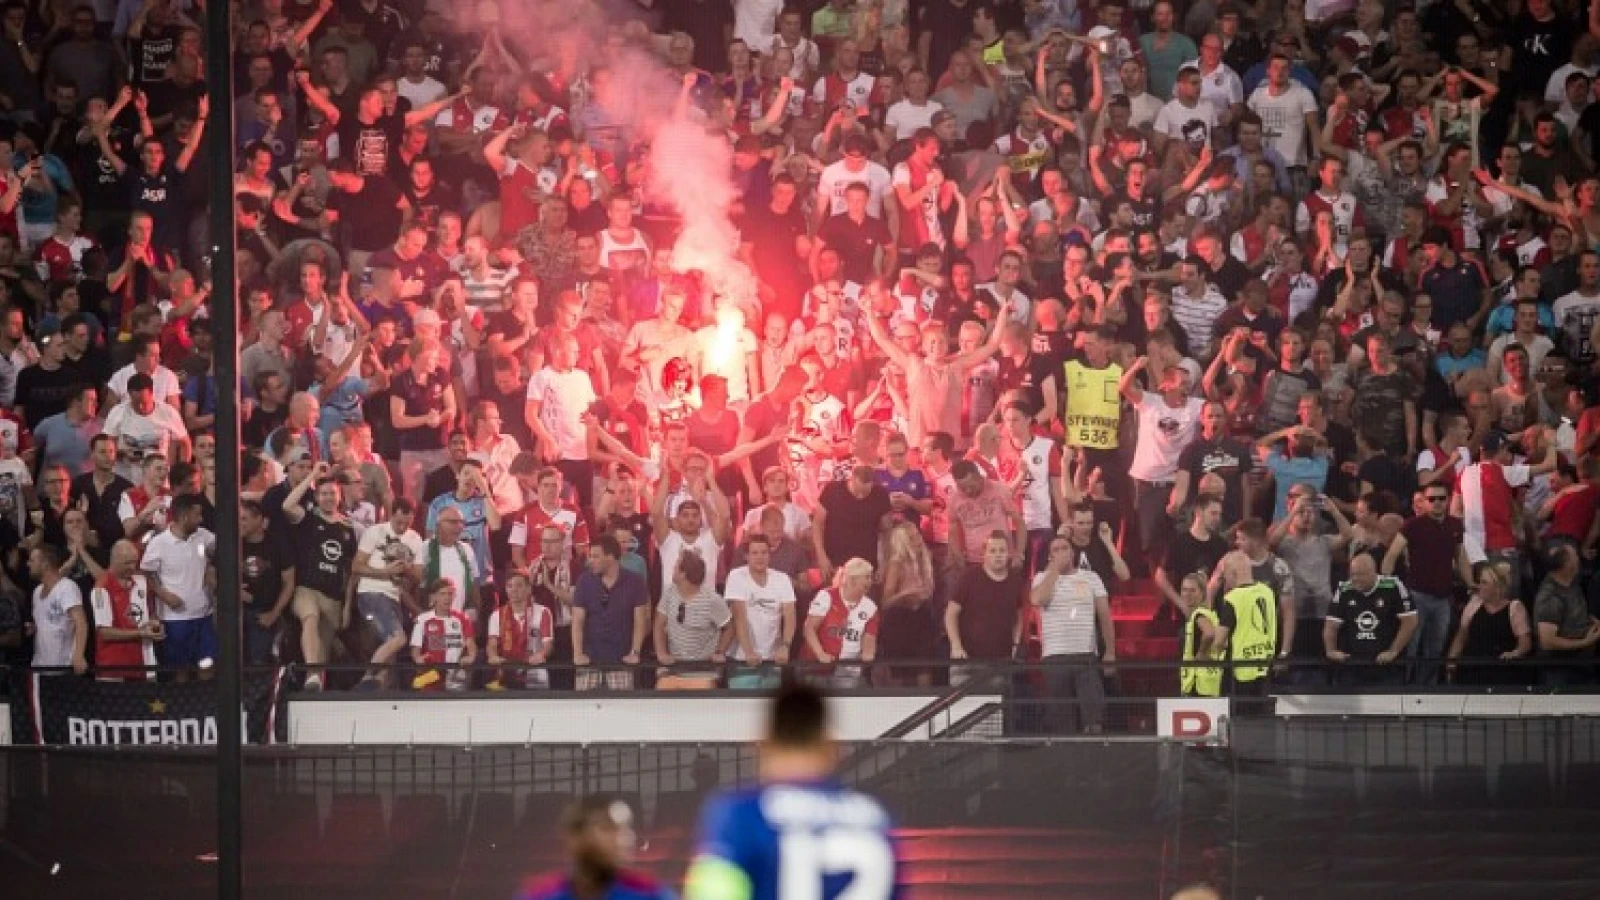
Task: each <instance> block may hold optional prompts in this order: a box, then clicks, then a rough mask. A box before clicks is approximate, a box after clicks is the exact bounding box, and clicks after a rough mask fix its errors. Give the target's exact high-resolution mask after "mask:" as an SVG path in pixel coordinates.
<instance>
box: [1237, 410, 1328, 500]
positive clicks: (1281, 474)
mask: <svg viewBox="0 0 1600 900" xmlns="http://www.w3.org/2000/svg"><path fill="white" fill-rule="evenodd" d="M1280 444H1281V445H1282V446H1280ZM1256 447H1257V448H1258V449H1260V450H1263V451H1266V454H1267V457H1266V460H1265V461H1264V462H1263V464H1262V465H1263V468H1265V469H1266V470H1267V471H1268V472H1271V473H1272V478H1273V481H1274V482H1275V483H1276V484H1277V486H1278V490H1277V496H1276V497H1275V498H1274V499H1273V501H1272V521H1274V522H1281V521H1283V519H1284V517H1285V516H1287V515H1288V514H1289V490H1290V489H1291V488H1293V487H1294V486H1295V485H1298V484H1303V485H1306V486H1307V487H1309V488H1311V490H1312V491H1314V492H1315V493H1318V494H1320V493H1322V492H1323V491H1324V490H1326V488H1327V484H1328V466H1329V460H1330V459H1331V453H1332V448H1330V447H1329V446H1328V440H1327V438H1326V437H1324V436H1323V435H1321V434H1318V433H1317V432H1316V431H1314V430H1312V429H1310V428H1307V427H1306V426H1304V425H1291V426H1289V427H1288V428H1281V429H1279V430H1277V431H1274V432H1273V433H1271V434H1269V435H1267V436H1265V437H1263V438H1261V439H1260V440H1258V441H1256Z"/></svg>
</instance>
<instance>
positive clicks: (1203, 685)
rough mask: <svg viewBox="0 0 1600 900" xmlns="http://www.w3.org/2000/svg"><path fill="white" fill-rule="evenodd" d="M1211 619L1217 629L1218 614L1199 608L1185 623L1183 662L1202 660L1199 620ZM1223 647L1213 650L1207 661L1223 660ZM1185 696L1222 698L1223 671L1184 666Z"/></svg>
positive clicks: (1206, 607) (1208, 609)
mask: <svg viewBox="0 0 1600 900" xmlns="http://www.w3.org/2000/svg"><path fill="white" fill-rule="evenodd" d="M1202 618H1204V619H1209V620H1210V621H1211V627H1213V628H1216V627H1217V612H1216V610H1214V609H1212V608H1211V607H1209V606H1197V607H1195V609H1194V612H1191V613H1189V618H1188V620H1187V621H1185V622H1184V623H1183V660H1184V662H1193V661H1195V660H1197V659H1200V658H1201V657H1200V655H1199V652H1200V626H1199V624H1198V623H1197V620H1199V619H1202ZM1222 654H1223V650H1222V648H1221V647H1214V648H1212V650H1211V652H1210V653H1209V654H1208V655H1207V656H1206V657H1205V659H1221V658H1222ZM1181 683H1182V685H1183V695H1184V696H1185V697H1220V696H1222V670H1221V669H1219V668H1202V667H1200V666H1184V667H1183V673H1182V675H1181Z"/></svg>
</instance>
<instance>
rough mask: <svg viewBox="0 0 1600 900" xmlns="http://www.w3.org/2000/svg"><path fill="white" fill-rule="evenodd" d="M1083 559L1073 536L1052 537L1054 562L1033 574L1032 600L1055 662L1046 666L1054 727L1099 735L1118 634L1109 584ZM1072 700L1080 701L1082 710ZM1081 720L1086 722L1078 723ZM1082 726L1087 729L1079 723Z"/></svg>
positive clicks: (1046, 652)
mask: <svg viewBox="0 0 1600 900" xmlns="http://www.w3.org/2000/svg"><path fill="white" fill-rule="evenodd" d="M1078 557H1079V551H1078V550H1077V549H1076V548H1074V547H1073V546H1072V541H1071V540H1070V539H1069V538H1067V537H1064V536H1061V535H1057V536H1055V537H1054V538H1052V539H1051V541H1050V557H1049V561H1048V562H1047V563H1046V564H1045V566H1044V568H1043V569H1041V570H1040V571H1039V574H1037V575H1035V576H1033V588H1032V590H1031V591H1030V594H1029V599H1030V601H1031V602H1032V603H1033V606H1034V607H1035V608H1036V609H1037V610H1038V614H1039V644H1040V651H1041V654H1042V655H1043V657H1044V659H1045V660H1046V661H1048V662H1051V663H1053V665H1050V666H1048V667H1047V668H1046V669H1045V672H1046V677H1047V679H1048V680H1049V684H1050V690H1049V693H1050V696H1051V698H1052V699H1053V700H1054V701H1055V704H1054V706H1053V708H1052V710H1051V713H1052V714H1051V715H1050V716H1049V718H1050V719H1053V720H1055V723H1056V725H1055V727H1054V728H1052V729H1051V730H1052V731H1054V732H1056V733H1075V732H1077V731H1079V730H1081V731H1083V732H1084V733H1086V734H1098V733H1099V732H1100V730H1101V725H1102V723H1103V722H1104V720H1105V705H1106V701H1105V683H1104V682H1103V681H1101V679H1100V672H1101V668H1100V667H1101V665H1110V664H1112V663H1114V662H1116V660H1117V651H1116V647H1117V638H1116V631H1115V629H1114V628H1113V626H1112V619H1111V598H1110V593H1109V592H1108V591H1107V590H1106V585H1105V582H1104V581H1102V580H1100V576H1099V575H1097V574H1095V572H1094V570H1092V569H1089V568H1086V567H1084V566H1082V565H1080V564H1079V562H1080V560H1079V558H1078ZM1096 626H1098V628H1097V627H1096ZM1100 643H1103V644H1104V647H1105V650H1104V655H1101V652H1100V650H1099V644H1100ZM1067 698H1073V699H1076V700H1077V705H1076V709H1074V707H1073V706H1072V704H1070V703H1068V702H1067ZM1074 713H1076V715H1074ZM1075 718H1076V719H1080V720H1081V722H1074V721H1073V720H1074V719H1075ZM1079 724H1081V726H1082V727H1081V729H1080V728H1078V727H1076V726H1077V725H1079Z"/></svg>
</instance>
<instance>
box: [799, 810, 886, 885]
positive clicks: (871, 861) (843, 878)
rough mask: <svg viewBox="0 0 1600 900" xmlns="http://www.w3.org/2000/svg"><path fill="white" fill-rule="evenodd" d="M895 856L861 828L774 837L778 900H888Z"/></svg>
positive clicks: (876, 835) (876, 836)
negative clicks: (776, 854)
mask: <svg viewBox="0 0 1600 900" xmlns="http://www.w3.org/2000/svg"><path fill="white" fill-rule="evenodd" d="M893 895H894V851H893V850H892V849H891V848H890V847H889V842H888V841H887V840H885V839H884V837H883V835H882V834H879V833H878V832H875V831H869V830H867V829H864V828H842V827H832V828H826V829H824V830H821V831H813V830H811V829H808V828H789V829H785V830H784V831H783V832H782V833H781V834H780V835H779V837H778V897H777V900H890V898H891V897H892V896H893Z"/></svg>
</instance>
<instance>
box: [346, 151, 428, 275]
mask: <svg viewBox="0 0 1600 900" xmlns="http://www.w3.org/2000/svg"><path fill="white" fill-rule="evenodd" d="M328 180H329V182H330V183H332V185H333V187H334V191H333V193H332V194H330V195H329V197H328V207H329V208H328V212H329V213H332V214H333V215H334V216H335V217H336V220H337V221H338V223H339V224H340V225H341V226H342V228H343V232H344V237H345V243H346V244H347V245H348V246H349V247H350V259H349V264H350V271H351V272H354V273H356V274H357V275H360V274H361V273H362V272H364V271H365V270H366V267H367V260H368V259H370V258H371V257H372V254H374V253H377V252H378V251H379V250H382V249H383V248H385V247H387V246H389V245H390V244H393V243H394V242H395V238H397V237H399V236H400V222H401V220H402V219H404V218H405V214H406V212H407V211H408V210H410V209H411V201H409V200H407V199H406V198H405V195H404V194H402V193H400V189H399V188H397V187H395V186H394V184H393V183H392V182H390V181H389V179H387V178H366V177H363V176H361V175H358V174H356V171H355V164H354V163H352V162H351V160H350V158H349V157H347V156H342V157H340V158H339V159H337V160H335V161H334V162H333V163H331V164H330V165H329V166H328Z"/></svg>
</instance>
